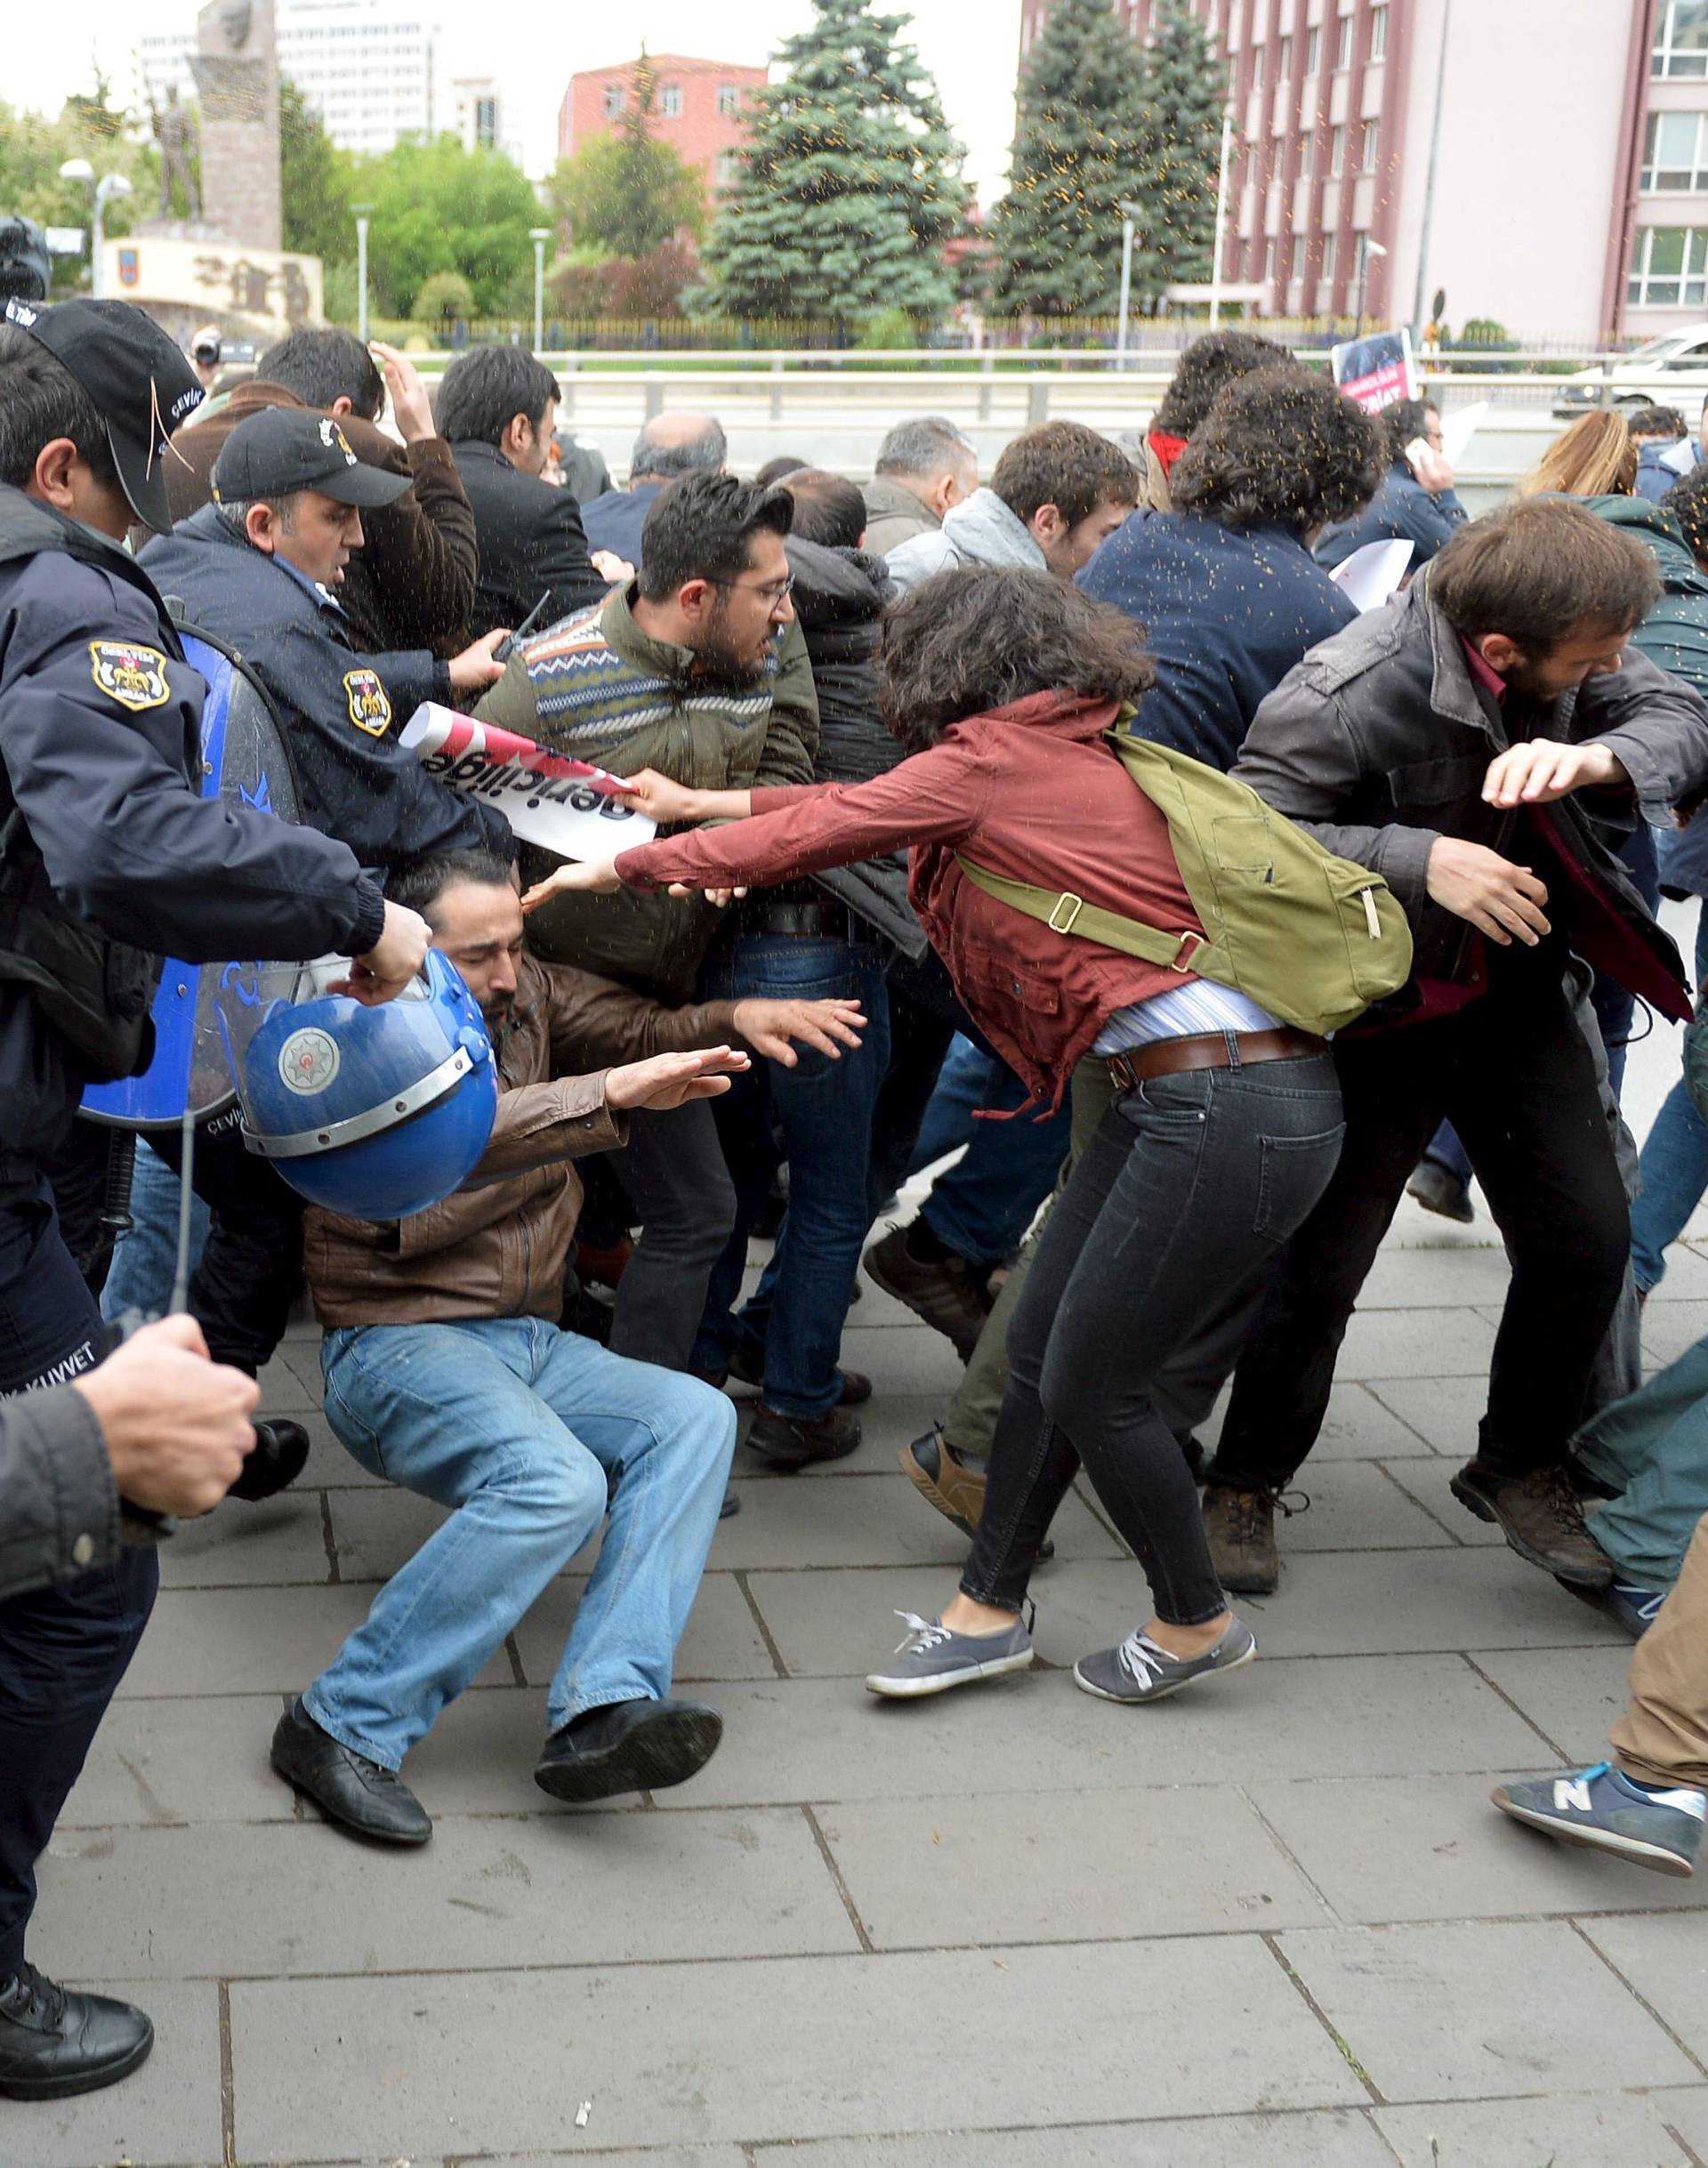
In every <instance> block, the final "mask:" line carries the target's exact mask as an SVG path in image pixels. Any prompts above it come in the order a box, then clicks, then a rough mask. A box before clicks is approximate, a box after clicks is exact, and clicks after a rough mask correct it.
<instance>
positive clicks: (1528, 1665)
mask: <svg viewBox="0 0 1708 2168" xmlns="http://www.w3.org/2000/svg"><path fill="white" fill-rule="evenodd" d="M1518 1570H1519V1572H1523V1571H1524V1570H1525V1569H1524V1568H1522V1567H1519V1568H1518ZM1476 1661H1477V1666H1478V1670H1479V1671H1483V1672H1487V1674H1488V1676H1489V1677H1490V1678H1491V1679H1492V1680H1494V1681H1495V1685H1496V1686H1497V1687H1499V1688H1500V1689H1501V1691H1502V1692H1503V1694H1507V1695H1510V1696H1511V1698H1512V1700H1513V1701H1514V1702H1515V1703H1516V1704H1517V1705H1518V1706H1519V1708H1520V1709H1522V1710H1523V1712H1524V1713H1525V1714H1526V1715H1527V1717H1528V1718H1529V1719H1530V1721H1531V1722H1532V1723H1533V1724H1535V1726H1536V1727H1537V1728H1538V1729H1539V1730H1541V1731H1543V1732H1544V1733H1545V1734H1546V1735H1547V1737H1549V1738H1551V1740H1552V1741H1553V1742H1554V1744H1555V1745H1556V1746H1557V1747H1558V1748H1559V1753H1560V1759H1561V1760H1562V1761H1575V1762H1579V1763H1582V1762H1586V1761H1600V1760H1601V1758H1602V1757H1603V1755H1605V1753H1607V1727H1608V1725H1609V1724H1611V1723H1612V1722H1613V1721H1614V1719H1615V1717H1617V1716H1618V1715H1620V1714H1621V1713H1622V1712H1623V1709H1624V1706H1625V1704H1626V1702H1627V1700H1628V1699H1629V1698H1630V1694H1629V1688H1628V1684H1627V1681H1628V1680H1629V1678H1630V1674H1631V1643H1630V1642H1629V1641H1626V1642H1624V1644H1623V1647H1621V1646H1620V1645H1619V1643H1617V1642H1615V1643H1614V1644H1613V1645H1612V1646H1611V1647H1609V1648H1576V1649H1568V1648H1559V1649H1540V1648H1538V1649H1512V1650H1511V1651H1503V1652H1500V1653H1496V1654H1479V1655H1478V1657H1477V1659H1476Z"/></svg>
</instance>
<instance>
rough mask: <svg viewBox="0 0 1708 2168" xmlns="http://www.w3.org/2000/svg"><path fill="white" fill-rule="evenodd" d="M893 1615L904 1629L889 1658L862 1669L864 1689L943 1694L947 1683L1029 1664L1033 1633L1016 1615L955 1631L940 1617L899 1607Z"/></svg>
mask: <svg viewBox="0 0 1708 2168" xmlns="http://www.w3.org/2000/svg"><path fill="white" fill-rule="evenodd" d="M896 1616H897V1617H898V1618H899V1619H900V1620H902V1621H903V1623H904V1624H906V1628H907V1632H906V1634H905V1635H904V1636H903V1638H902V1640H900V1641H899V1643H898V1645H897V1648H896V1653H895V1657H894V1659H893V1661H891V1662H890V1663H889V1664H885V1665H884V1667H883V1669H882V1671H875V1672H867V1673H866V1692H867V1693H868V1694H882V1695H883V1696H884V1697H886V1698H887V1699H889V1700H890V1701H914V1700H916V1699H917V1698H918V1697H920V1696H921V1695H922V1694H947V1692H948V1691H949V1689H950V1688H951V1687H957V1686H971V1685H972V1683H973V1682H974V1681H975V1680H979V1679H995V1678H1000V1676H1001V1675H1002V1673H1003V1672H1023V1671H1027V1670H1029V1669H1030V1668H1031V1665H1032V1662H1033V1656H1034V1650H1033V1648H1032V1637H1031V1635H1030V1634H1029V1633H1028V1632H1027V1630H1026V1628H1025V1626H1024V1625H1023V1624H1021V1622H1020V1621H1019V1619H1018V1618H1017V1619H1016V1620H1015V1621H1014V1624H1012V1625H1011V1626H1005V1627H1003V1629H1002V1630H1001V1631H1000V1632H996V1633H956V1632H955V1631H954V1630H953V1629H952V1628H951V1627H948V1626H946V1625H945V1624H943V1622H942V1620H941V1619H940V1618H921V1617H920V1616H919V1614H918V1613H917V1612H916V1611H898V1612H897V1613H896Z"/></svg>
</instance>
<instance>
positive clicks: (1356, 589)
mask: <svg viewBox="0 0 1708 2168" xmlns="http://www.w3.org/2000/svg"><path fill="white" fill-rule="evenodd" d="M1412 546H1413V545H1412V544H1410V543H1409V542H1366V544H1365V545H1364V547H1363V548H1362V549H1361V550H1354V551H1353V552H1352V554H1351V556H1350V557H1349V558H1347V559H1346V560H1344V562H1343V563H1341V564H1338V565H1336V566H1335V568H1334V569H1333V572H1331V573H1330V574H1329V577H1330V579H1332V580H1333V581H1334V582H1336V584H1338V585H1340V586H1341V587H1344V588H1345V590H1346V597H1347V600H1348V601H1349V602H1350V603H1351V605H1352V607H1353V608H1354V609H1358V610H1366V609H1380V608H1382V604H1383V603H1384V602H1385V601H1386V600H1388V598H1389V596H1390V594H1392V593H1393V592H1394V590H1395V589H1396V588H1397V587H1398V585H1399V583H1400V582H1401V580H1403V579H1404V578H1405V576H1406V567H1407V566H1408V565H1409V564H1410V563H1411V561H1412Z"/></svg>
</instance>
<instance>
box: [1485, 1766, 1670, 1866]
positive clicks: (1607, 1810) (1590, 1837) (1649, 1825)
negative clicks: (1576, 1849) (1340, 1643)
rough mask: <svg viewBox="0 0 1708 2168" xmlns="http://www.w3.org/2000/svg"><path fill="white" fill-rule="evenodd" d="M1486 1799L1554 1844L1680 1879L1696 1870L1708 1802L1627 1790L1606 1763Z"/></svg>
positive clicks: (1640, 1788) (1506, 1788) (1626, 1780)
mask: <svg viewBox="0 0 1708 2168" xmlns="http://www.w3.org/2000/svg"><path fill="white" fill-rule="evenodd" d="M1489 1796H1490V1797H1491V1798H1492V1799H1493V1801H1494V1802H1495V1805H1496V1806H1497V1807H1498V1808H1499V1809H1500V1810H1501V1812H1502V1813H1503V1814H1510V1815H1511V1817H1512V1818H1513V1820H1514V1821H1515V1822H1526V1823H1527V1824H1528V1825H1529V1826H1530V1827H1531V1828H1532V1829H1540V1830H1543V1832H1545V1834H1547V1835H1549V1836H1551V1837H1558V1838H1559V1842H1561V1843H1562V1844H1583V1845H1587V1846H1588V1847H1589V1848H1590V1849H1591V1850H1592V1851H1599V1852H1616V1853H1617V1854H1618V1856H1619V1858H1622V1859H1629V1860H1630V1861H1631V1865H1632V1866H1639V1867H1652V1868H1653V1869H1654V1870H1655V1872H1656V1874H1675V1875H1678V1876H1680V1878H1684V1877H1688V1876H1689V1875H1690V1874H1694V1873H1695V1871H1696V1849H1697V1847H1698V1846H1699V1845H1700V1844H1701V1842H1702V1829H1703V1822H1704V1818H1705V1817H1708V1798H1704V1795H1703V1793H1700V1792H1693V1791H1690V1790H1689V1789H1688V1788H1687V1787H1686V1786H1683V1785H1680V1787H1679V1788H1678V1789H1677V1790H1675V1791H1670V1792H1664V1791H1658V1790H1655V1789H1652V1788H1651V1787H1650V1786H1648V1785H1640V1784H1636V1783H1633V1782H1632V1780H1631V1778H1630V1777H1627V1776H1625V1775H1624V1774H1623V1771H1621V1770H1619V1769H1615V1768H1614V1767H1613V1765H1612V1764H1611V1763H1610V1762H1607V1761H1598V1762H1597V1763H1596V1764H1595V1766H1594V1767H1593V1768H1592V1769H1568V1770H1567V1772H1566V1774H1565V1775H1564V1776H1563V1777H1532V1778H1529V1779H1528V1780H1527V1781H1525V1782H1522V1783H1520V1782H1519V1781H1517V1780H1515V1781H1514V1782H1512V1783H1511V1784H1503V1785H1501V1787H1500V1789H1499V1790H1498V1791H1496V1792H1493V1793H1490V1794H1489Z"/></svg>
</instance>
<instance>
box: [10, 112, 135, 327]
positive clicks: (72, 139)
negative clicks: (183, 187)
mask: <svg viewBox="0 0 1708 2168" xmlns="http://www.w3.org/2000/svg"><path fill="white" fill-rule="evenodd" d="M106 95H107V93H106V86H105V85H104V84H103V83H101V81H100V79H99V78H97V82H96V89H95V94H94V95H93V96H80V97H77V98H73V99H68V100H67V101H66V104H65V108H64V110H63V111H62V112H61V113H60V117H59V118H58V119H57V120H49V119H48V118H46V117H45V116H44V115H43V114H40V113H24V112H19V111H18V110H16V109H14V108H12V107H11V106H9V105H6V104H4V102H0V206H4V208H5V209H6V210H8V211H20V212H21V213H22V214H23V215H24V216H25V217H26V218H33V219H34V220H35V221H36V223H37V225H41V226H81V227H82V228H83V230H84V231H85V234H88V233H89V232H90V230H91V226H92V222H93V203H92V201H91V197H90V191H89V189H88V187H87V185H86V183H85V182H83V181H61V180H60V166H61V165H64V164H65V163H66V161H67V160H68V158H87V159H88V161H89V163H90V165H93V167H94V169H95V173H96V176H97V177H98V178H99V177H100V176H101V175H102V174H105V173H123V174H124V176H125V179H126V180H127V181H129V182H130V184H131V186H132V188H133V190H134V191H135V193H134V195H133V196H132V197H117V198H116V199H114V200H113V201H111V202H109V204H108V206H107V210H106V225H107V232H108V235H109V238H115V239H116V238H120V237H121V236H123V235H125V234H127V233H129V232H130V230H131V229H132V226H133V222H134V221H135V219H136V218H137V217H138V216H139V215H141V216H146V215H147V214H149V212H150V211H151V210H152V209H153V208H154V206H156V205H157V203H158V201H159V196H160V161H159V156H158V154H157V151H156V150H155V148H154V146H153V145H152V144H151V143H138V142H135V141H132V139H131V137H130V136H129V135H128V134H126V133H125V123H126V121H127V120H128V118H129V116H128V115H127V114H125V113H124V112H122V111H120V110H118V109H115V108H113V107H110V106H109V105H108V104H107V103H106V102H105V99H106ZM52 265H53V292H54V294H55V295H56V296H63V295H65V294H72V293H76V292H77V291H79V290H82V291H84V292H87V290H88V286H89V256H88V251H87V245H86V244H85V253H84V254H83V255H82V256H81V257H78V256H55V257H54V258H53V259H52Z"/></svg>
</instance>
